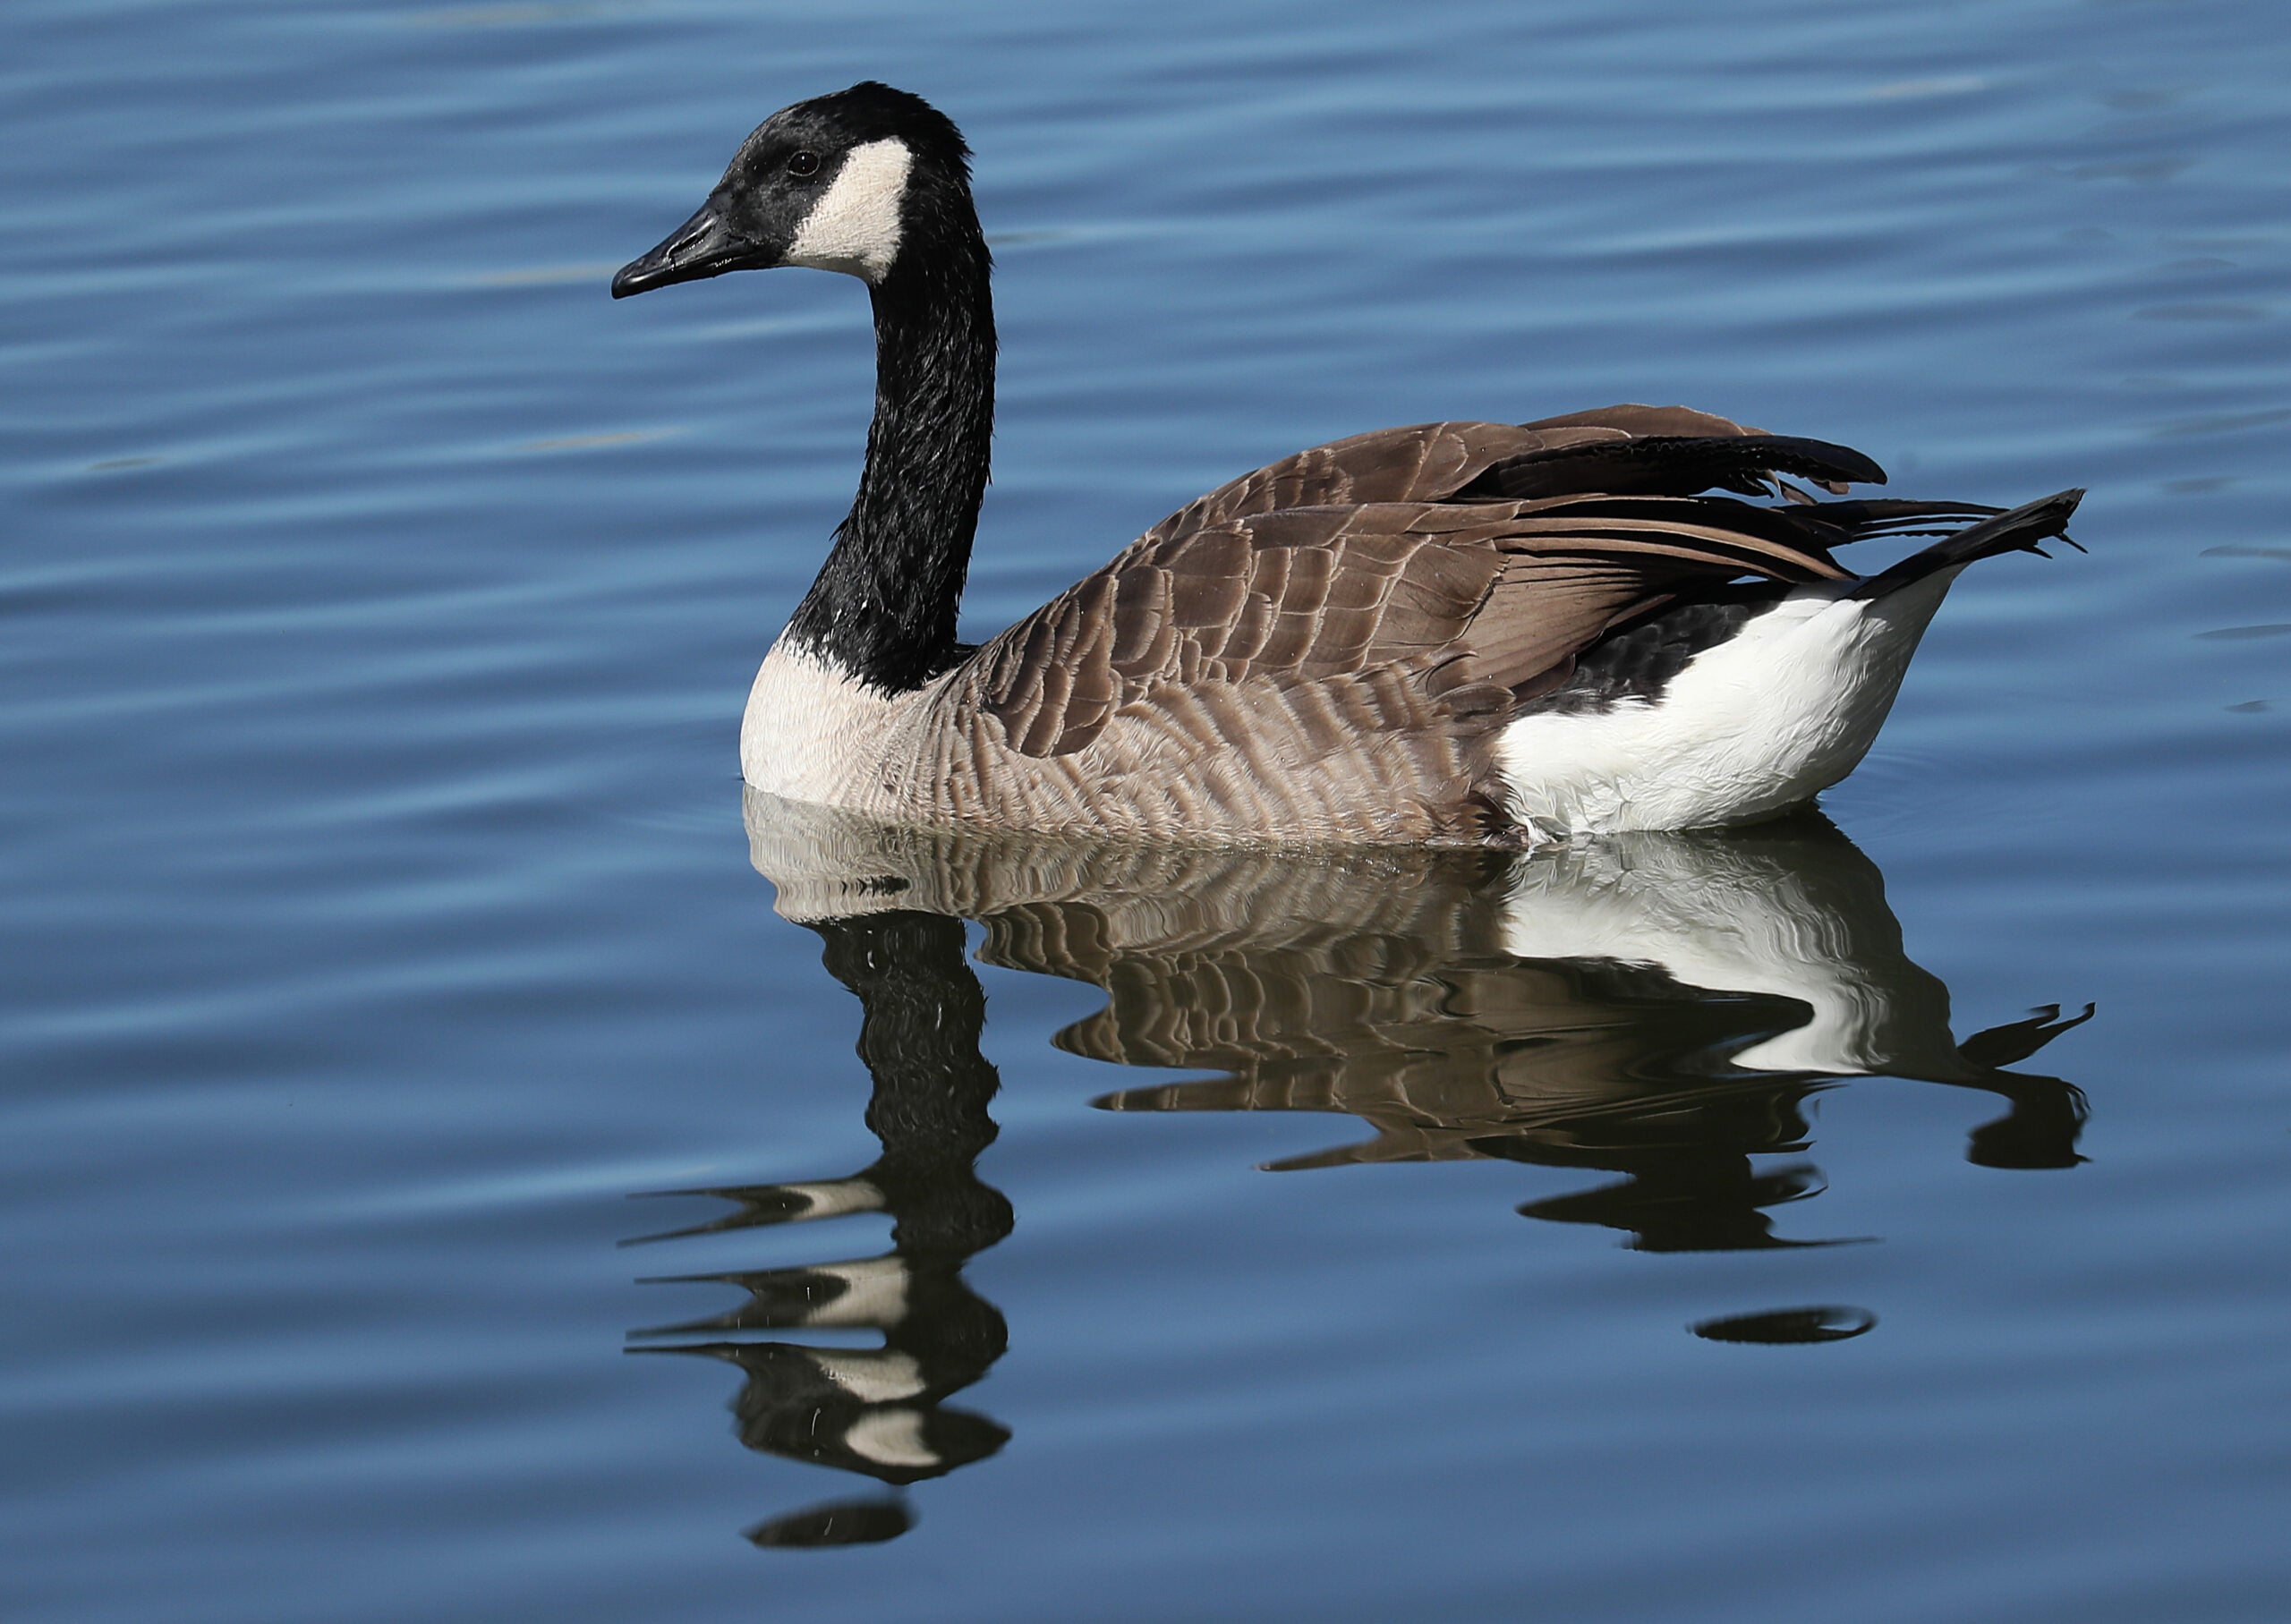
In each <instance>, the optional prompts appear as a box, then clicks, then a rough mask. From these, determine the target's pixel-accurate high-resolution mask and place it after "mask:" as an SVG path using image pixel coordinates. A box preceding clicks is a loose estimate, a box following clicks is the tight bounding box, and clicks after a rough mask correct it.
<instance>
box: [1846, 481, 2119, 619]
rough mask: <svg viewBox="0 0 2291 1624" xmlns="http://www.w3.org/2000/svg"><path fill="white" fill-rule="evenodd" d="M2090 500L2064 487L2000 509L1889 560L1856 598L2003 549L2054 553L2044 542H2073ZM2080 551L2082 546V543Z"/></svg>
mask: <svg viewBox="0 0 2291 1624" xmlns="http://www.w3.org/2000/svg"><path fill="white" fill-rule="evenodd" d="M2083 499H2084V493H2083V492H2082V490H2063V491H2059V492H2057V493H2055V494H2054V495H2052V496H2048V497H2040V498H2038V499H2037V500H2036V501H2033V502H2029V503H2024V504H2023V505H2022V506H2019V507H2015V508H2014V509H2013V510H2012V511H2011V512H2009V513H2000V514H1996V515H1995V516H1994V517H1991V518H1987V519H1983V520H1982V521H1981V522H1980V523H1978V524H1970V525H1967V526H1966V527H1965V528H1964V529H1963V530H1961V531H1957V533H1956V534H1955V535H1954V536H1951V537H1949V538H1947V539H1946V540H1941V541H1937V542H1935V543H1934V544H1933V545H1932V546H1930V547H1929V548H1925V549H1924V550H1923V551H1921V552H1915V553H1912V554H1911V555H1910V556H1909V557H1906V558H1903V559H1902V560H1901V561H1900V562H1899V563H1898V564H1894V565H1888V566H1887V567H1886V568H1885V569H1883V570H1880V571H1879V572H1878V574H1874V575H1871V576H1869V578H1868V579H1867V580H1865V581H1863V582H1861V585H1859V586H1857V587H1855V588H1854V589H1853V593H1852V595H1853V596H1854V597H1856V598H1864V599H1867V598H1882V597H1884V596H1885V595H1886V593H1887V592H1891V591H1899V590H1900V589H1901V588H1903V587H1905V586H1907V585H1909V584H1910V582H1913V581H1922V580H1924V579H1925V577H1926V576H1928V575H1930V574H1934V573H1936V572H1937V571H1939V570H1945V569H1950V568H1953V567H1955V565H1960V564H1972V563H1973V562H1975V561H1976V560H1978V559H1981V558H1993V557H1996V556H1997V554H1999V553H2034V554H2036V555H2037V556H2038V557H2049V555H2048V554H2047V553H2046V552H2045V550H2044V548H2042V547H2041V546H2040V545H2039V543H2040V542H2042V541H2045V540H2049V539H2051V538H2053V537H2058V538H2059V539H2060V540H2063V541H2066V542H2067V543H2068V545H2069V546H2071V547H2077V543H2076V542H2075V541H2074V540H2071V539H2070V537H2069V535H2068V531H2067V524H2068V520H2069V516H2070V515H2071V514H2074V512H2075V511H2076V504H2077V503H2079V502H2081V501H2082V500H2083ZM2077 550H2078V551H2080V552H2081V551H2082V550H2083V549H2082V548H2081V547H2077Z"/></svg>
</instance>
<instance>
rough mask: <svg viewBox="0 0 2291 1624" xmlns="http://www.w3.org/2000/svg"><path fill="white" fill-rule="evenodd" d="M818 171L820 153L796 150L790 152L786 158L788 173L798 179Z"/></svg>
mask: <svg viewBox="0 0 2291 1624" xmlns="http://www.w3.org/2000/svg"><path fill="white" fill-rule="evenodd" d="M819 172H820V155H819V154H818V153H816V152H809V151H806V152H797V153H794V154H791V155H790V156H789V157H788V174H792V175H794V176H796V178H797V179H798V180H802V179H805V178H806V177H808V176H811V175H814V174H818V173H819Z"/></svg>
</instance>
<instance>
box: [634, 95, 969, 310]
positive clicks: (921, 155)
mask: <svg viewBox="0 0 2291 1624" xmlns="http://www.w3.org/2000/svg"><path fill="white" fill-rule="evenodd" d="M969 158H970V149H969V148H968V147H967V146H965V145H964V144H963V138H962V135H961V133H960V132H958V130H957V129H956V128H955V126H954V123H953V122H952V121H950V119H949V118H948V117H947V116H946V115H944V114H942V113H941V112H940V111H939V110H938V109H937V108H935V107H933V106H931V104H930V103H928V102H926V101H924V99H923V98H921V97H919V96H915V95H911V94H909V93H908V92H907V91H905V90H896V89H892V88H891V87H890V86H889V85H884V84H877V83H875V82H873V81H868V82H866V83H863V84H856V85H854V86H852V87H851V88H850V89H847V90H839V91H836V92H835V93H834V94H833V95H830V96H820V97H814V98H812V99H811V100H809V101H799V102H797V103H796V104H795V105H794V106H789V107H783V108H781V109H780V110H779V112H777V113H775V114H773V115H771V117H770V118H767V119H765V120H764V121H763V123H761V124H759V125H757V126H756V128H755V131H754V133H752V134H751V135H750V136H749V137H748V138H747V140H745V141H743V142H742V143H741V144H740V149H739V151H738V152H737V153H736V154H734V155H733V157H732V161H731V164H730V166H728V168H726V170H725V171H724V178H723V179H722V180H721V181H720V182H718V183H717V184H716V189H715V190H714V191H711V192H710V193H709V194H708V200H707V201H706V202H704V203H703V204H702V205H701V206H700V208H699V209H698V210H697V211H696V212H695V213H694V215H693V217H692V218H690V219H689V220H686V222H685V223H684V224H683V225H679V226H677V228H676V230H675V231H673V232H671V233H669V235H668V237H667V238H666V239H664V240H663V241H662V242H660V245H659V246H658V247H656V248H654V249H653V250H652V251H651V252H650V253H647V254H645V255H643V257H642V258H640V259H634V260H631V261H630V262H629V263H628V264H626V265H625V266H623V267H622V268H620V270H619V272H618V273H617V275H616V276H614V277H613V279H612V296H613V297H614V298H616V299H625V298H626V297H628V296H629V295H630V294H632V293H649V292H651V291H652V289H653V288H656V287H667V286H668V285H670V284H671V283H677V282H696V281H699V280H700V279H701V278H703V277H705V276H722V275H723V274H724V273H725V272H726V271H736V270H770V269H771V268H775V267H778V266H783V265H796V266H807V267H810V268H814V269H818V270H831V271H841V272H843V273H845V274H846V275H847V276H856V277H858V278H859V279H860V280H861V281H863V282H865V283H867V284H868V285H870V286H872V287H881V286H882V285H884V284H885V283H886V282H887V281H889V280H890V279H891V278H892V277H893V276H894V275H895V273H897V272H898V271H899V270H900V269H901V268H903V267H904V266H906V265H908V264H912V263H914V262H915V261H916V259H919V258H920V256H918V255H916V254H915V253H913V252H912V251H911V250H912V247H913V245H914V244H915V243H916V241H917V240H918V239H926V238H941V239H943V238H946V237H948V236H950V235H951V236H952V237H953V238H955V239H957V240H960V239H962V238H964V237H969V238H972V239H975V237H976V235H977V230H978V226H977V214H976V212H975V209H974V208H973V207H972V204H971V198H970V165H969ZM903 251H908V252H907V259H904V260H903V259H902V252H903Z"/></svg>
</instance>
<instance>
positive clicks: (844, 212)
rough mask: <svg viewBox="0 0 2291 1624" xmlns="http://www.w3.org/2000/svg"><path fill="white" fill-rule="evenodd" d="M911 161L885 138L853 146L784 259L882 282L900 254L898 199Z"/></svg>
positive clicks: (901, 148) (899, 143) (903, 145)
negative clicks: (884, 274)
mask: <svg viewBox="0 0 2291 1624" xmlns="http://www.w3.org/2000/svg"><path fill="white" fill-rule="evenodd" d="M914 162H915V154H914V153H913V152H911V151H909V150H908V149H907V143H906V142H905V141H901V140H890V139H888V138H887V139H885V140H879V141H869V142H868V143H867V144H866V145H865V146H864V147H854V148H853V149H851V151H850V153H849V155H848V156H847V157H845V158H844V160H843V167H842V168H841V169H840V170H839V171H838V172H837V174H836V177H835V180H834V182H833V183H831V184H830V186H829V187H828V189H827V191H826V193H825V194H824V195H823V196H822V197H821V199H820V200H819V201H818V202H817V203H814V204H813V206H812V212H811V213H809V214H807V215H805V217H804V224H803V225H802V226H801V227H799V228H798V229H797V231H796V241H795V242H794V243H793V244H791V245H790V246H789V248H788V259H787V261H786V262H787V263H788V264H789V265H805V266H809V267H811V268H813V269H815V270H831V271H841V272H843V273H844V274H845V275H846V276H857V277H858V278H860V279H861V280H862V281H864V282H880V281H881V280H882V279H883V273H884V272H886V271H888V270H890V268H891V261H892V260H894V259H898V258H899V234H900V226H899V202H900V200H902V199H903V198H905V197H906V196H907V169H908V167H909V166H911V165H912V164H913V163H914Z"/></svg>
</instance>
